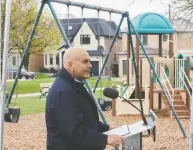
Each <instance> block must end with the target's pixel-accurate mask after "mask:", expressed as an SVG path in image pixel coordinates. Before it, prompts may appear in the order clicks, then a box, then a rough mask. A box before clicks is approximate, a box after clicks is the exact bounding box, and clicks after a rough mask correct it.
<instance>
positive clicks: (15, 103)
mask: <svg viewBox="0 0 193 150" xmlns="http://www.w3.org/2000/svg"><path fill="white" fill-rule="evenodd" d="M45 104H46V101H45V100H40V99H39V97H22V98H17V99H15V100H14V98H13V99H12V104H11V105H10V107H20V110H21V115H24V114H36V113H40V112H45Z"/></svg>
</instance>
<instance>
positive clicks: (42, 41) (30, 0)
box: [2, 0, 61, 68]
mask: <svg viewBox="0 0 193 150" xmlns="http://www.w3.org/2000/svg"><path fill="white" fill-rule="evenodd" d="M4 8H5V2H4V3H3V8H2V10H3V13H2V18H3V19H4V16H5V13H4V12H5V9H4ZM37 12H38V7H37V3H35V2H34V0H13V1H12V10H11V23H10V45H9V53H15V52H18V54H19V55H20V56H23V53H24V49H25V46H26V43H27V41H28V38H29V35H30V32H31V30H32V27H33V25H34V20H35V17H36V16H37ZM2 27H4V21H2ZM60 39H61V36H60V34H59V30H58V28H57V26H56V23H55V21H54V20H53V18H52V17H51V16H50V14H49V12H48V11H47V10H44V11H43V13H42V15H41V18H40V21H39V23H38V27H37V29H36V33H35V35H34V37H33V40H32V44H31V46H30V53H29V54H28V55H27V56H28V57H27V58H26V60H25V62H24V66H25V68H28V63H29V56H30V54H32V53H33V54H37V55H38V54H39V52H42V51H44V50H45V49H46V48H48V47H54V46H58V45H59V44H60Z"/></svg>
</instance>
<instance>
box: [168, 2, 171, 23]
mask: <svg viewBox="0 0 193 150" xmlns="http://www.w3.org/2000/svg"><path fill="white" fill-rule="evenodd" d="M168 14H169V21H170V22H171V4H170V3H169V5H168Z"/></svg>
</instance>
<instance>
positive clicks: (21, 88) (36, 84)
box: [7, 78, 121, 94]
mask: <svg viewBox="0 0 193 150" xmlns="http://www.w3.org/2000/svg"><path fill="white" fill-rule="evenodd" d="M54 80H55V78H44V79H38V78H37V79H36V80H19V82H18V86H16V88H15V91H14V94H16V93H18V94H26V93H38V92H40V83H52V82H54ZM88 81H89V84H90V86H91V87H92V88H93V87H94V85H95V83H96V78H91V79H89V80H88ZM112 84H115V85H118V84H119V85H120V84H121V83H120V82H118V81H109V80H107V79H103V80H100V82H99V84H98V86H97V87H98V88H101V87H111V86H112ZM12 85H13V81H11V82H7V91H8V93H9V92H10V90H11V88H12ZM17 87H18V88H17Z"/></svg>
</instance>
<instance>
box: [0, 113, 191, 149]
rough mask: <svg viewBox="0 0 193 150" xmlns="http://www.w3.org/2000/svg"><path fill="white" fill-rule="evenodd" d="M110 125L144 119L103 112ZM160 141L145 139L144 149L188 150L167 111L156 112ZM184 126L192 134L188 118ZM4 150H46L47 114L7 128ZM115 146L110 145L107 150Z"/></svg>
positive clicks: (38, 115) (29, 117) (24, 118)
mask: <svg viewBox="0 0 193 150" xmlns="http://www.w3.org/2000/svg"><path fill="white" fill-rule="evenodd" d="M104 115H105V116H106V118H107V120H108V122H109V124H111V125H113V126H115V125H116V126H119V125H124V124H126V123H127V124H132V123H135V122H137V121H140V120H141V117H140V116H138V115H124V116H115V117H112V116H111V112H104ZM156 115H157V142H156V143H154V142H153V140H152V138H151V137H144V138H143V150H188V146H189V145H188V138H184V136H183V134H182V132H181V130H180V128H179V126H178V124H177V122H176V120H175V119H171V118H169V117H168V116H167V115H166V113H165V111H164V110H162V111H157V112H156ZM181 123H182V125H183V127H184V129H185V131H186V134H187V135H189V126H190V120H189V119H181ZM3 142H4V145H3V147H4V150H45V149H46V128H45V114H44V113H40V114H32V115H24V116H21V117H20V120H19V122H18V123H17V124H11V123H5V125H4V141H3ZM111 149H113V148H112V147H109V146H107V148H106V150H111Z"/></svg>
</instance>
